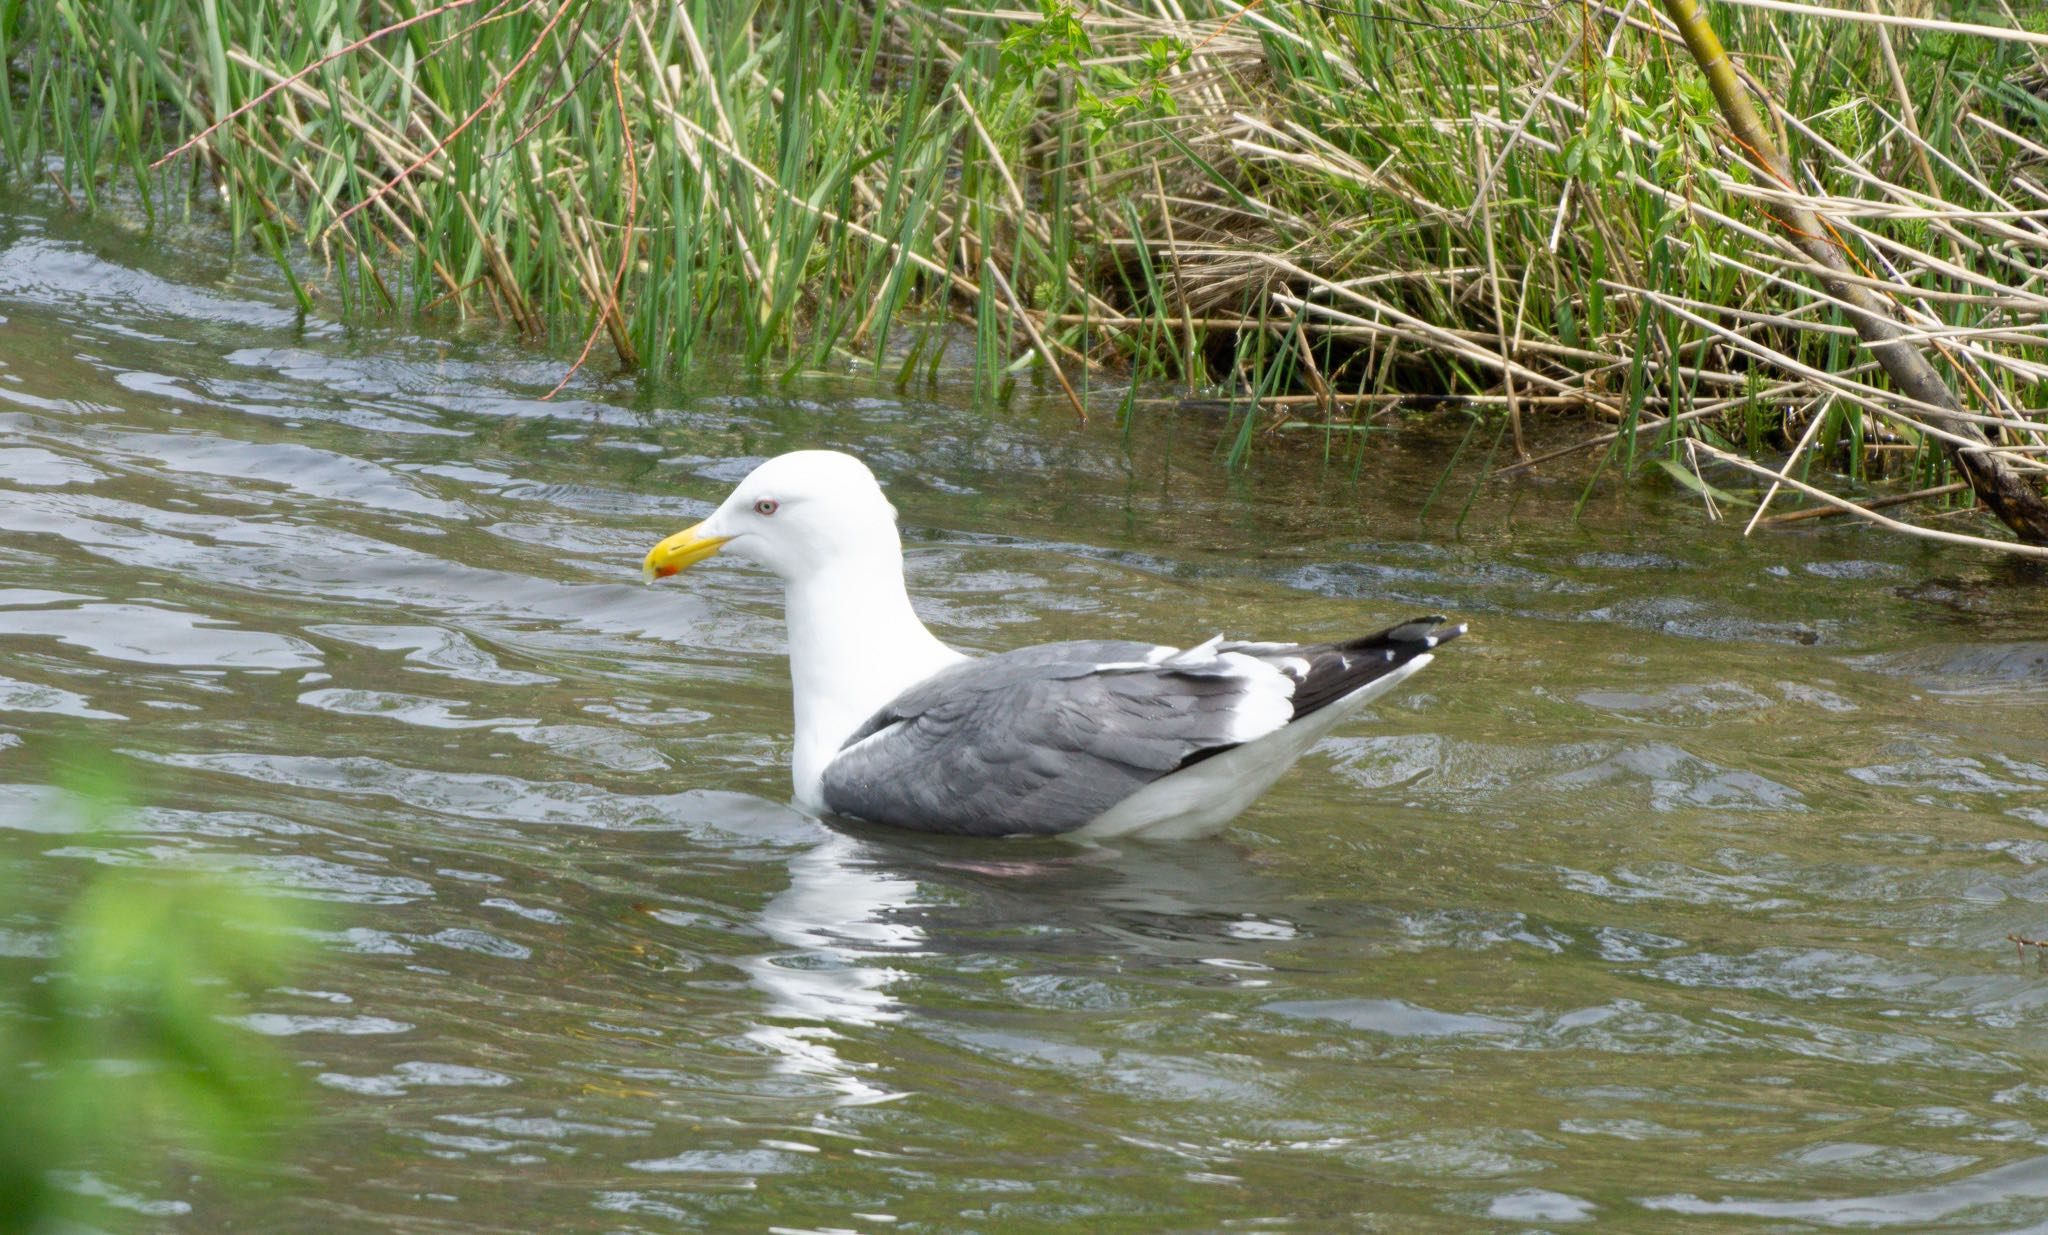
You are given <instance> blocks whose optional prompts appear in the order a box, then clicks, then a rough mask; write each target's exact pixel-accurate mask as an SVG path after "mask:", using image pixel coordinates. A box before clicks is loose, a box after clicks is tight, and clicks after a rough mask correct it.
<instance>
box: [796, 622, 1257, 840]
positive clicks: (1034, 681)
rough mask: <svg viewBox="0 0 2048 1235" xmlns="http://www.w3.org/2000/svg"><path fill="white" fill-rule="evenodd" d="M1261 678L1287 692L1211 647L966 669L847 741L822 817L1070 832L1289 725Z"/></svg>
mask: <svg viewBox="0 0 2048 1235" xmlns="http://www.w3.org/2000/svg"><path fill="white" fill-rule="evenodd" d="M1169 657H1170V658H1171V659H1168V658H1169ZM1248 666H1256V669H1255V670H1254V669H1253V668H1250V667H1248ZM1254 673H1256V674H1258V675H1259V676H1258V677H1255V676H1254ZM1264 676H1271V677H1274V678H1276V679H1279V680H1280V681H1284V678H1281V677H1280V675H1279V674H1278V672H1277V671H1276V670H1274V669H1272V668H1271V667H1269V666H1266V665H1263V664H1261V663H1259V662H1256V661H1252V660H1251V659H1250V658H1247V657H1241V656H1236V657H1232V656H1221V655H1218V654H1217V646H1216V644H1215V643H1214V642H1211V643H1209V644H1205V645H1203V647H1201V648H1198V649H1190V650H1189V651H1188V652H1182V653H1178V654H1176V653H1175V652H1174V650H1173V649H1171V648H1158V647H1154V646H1153V645H1151V644H1146V643H1125V642H1095V641H1076V642H1071V643H1048V644H1041V645H1039V646H1037V647H1029V648H1022V649H1019V650H1018V651H1015V652H1007V653H1004V654H1002V655H999V656H990V657H986V658H983V659H981V660H971V661H967V662H965V663H963V664H959V665H955V666H953V667H952V668H950V669H946V670H943V671H941V672H939V673H937V674H934V675H933V676H932V677H930V678H928V679H927V680H925V681H924V682H921V683H919V684H918V685H916V686H914V687H912V688H911V689H910V690H908V691H905V692H904V693H903V694H902V695H900V696H898V697H897V698H896V699H895V700H894V701H892V702H891V703H890V704H889V706H888V707H886V708H883V709H882V710H881V711H880V712H878V713H876V714H875V715H874V717H872V718H871V719H870V720H869V721H868V722H867V723H866V724H865V725H862V726H861V728H860V729H859V730H857V731H855V733H854V734H853V736H852V737H851V738H849V739H848V740H847V743H846V745H845V747H844V748H842V749H841V751H840V752H839V754H838V755H837V756H836V757H834V758H833V760H832V762H831V763H830V764H828V765H826V768H825V785H824V788H825V804H826V805H827V806H829V807H830V808H831V809H832V810H834V811H836V812H838V813H839V814H843V815H852V816H855V817H857V818H861V819H867V820H870V821H873V822H876V823H890V824H895V825H896V826H898V827H907V828H916V829H919V830H921V831H930V832H952V833H959V834H964V835H974V836H1010V835H1016V834H1019V833H1024V834H1041V835H1042V834H1049V833H1055V832H1066V831H1070V830H1072V829H1074V828H1078V827H1080V826H1081V825H1082V824H1085V823H1087V822H1088V821H1089V820H1091V819H1093V818H1095V817H1096V816H1097V815H1100V814H1101V813H1102V812H1104V811H1106V810H1108V809H1109V808H1110V807H1112V806H1114V805H1116V804H1117V803H1118V802H1121V801H1123V800H1124V799H1125V798H1127V797H1129V796H1130V795H1131V794H1133V793H1135V792H1137V791H1138V790H1139V789H1141V788H1143V787H1144V786H1145V785H1147V784H1150V783H1151V782H1152V781H1155V780H1157V779H1159V778H1160V777H1161V776H1164V775H1166V774H1167V773H1169V772H1171V771H1173V770H1174V769H1176V768H1178V767H1180V766H1182V765H1183V764H1185V763H1187V762H1188V761H1189V760H1190V759H1192V758H1196V757H1199V756H1200V755H1201V754H1202V753H1203V752H1205V751H1209V752H1213V751H1216V750H1219V749H1226V748H1228V747H1230V746H1233V745H1236V744H1237V743H1239V742H1242V741H1245V740H1247V738H1248V737H1249V736H1255V734H1254V733H1253V732H1252V731H1253V729H1255V728H1256V729H1259V730H1260V731H1261V732H1263V731H1270V730H1271V729H1274V728H1278V727H1279V725H1280V724H1284V723H1286V720H1287V719H1288V718H1289V717H1290V716H1291V708H1289V707H1287V706H1286V705H1285V702H1284V701H1285V699H1286V695H1287V692H1286V691H1285V690H1281V689H1280V688H1279V686H1278V685H1277V684H1275V685H1273V686H1268V685H1267V684H1266V683H1264V682H1263V681H1261V680H1259V678H1260V677H1264ZM1276 703H1277V705H1278V706H1279V711H1278V712H1277V717H1278V719H1277V721H1276V720H1275V719H1274V717H1275V713H1274V705H1275V704H1276ZM1254 713H1257V714H1258V716H1257V718H1256V719H1255V718H1254Z"/></svg>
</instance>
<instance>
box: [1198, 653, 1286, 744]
mask: <svg viewBox="0 0 2048 1235" xmlns="http://www.w3.org/2000/svg"><path fill="white" fill-rule="evenodd" d="M1217 659H1219V660H1221V661H1222V662H1223V663H1224V664H1226V665H1228V666H1230V668H1231V669H1232V670H1233V671H1234V672H1232V674H1231V676H1232V677H1234V678H1236V679H1237V680H1239V681H1241V682H1243V683H1244V687H1245V692H1244V698H1243V699H1241V700H1239V701H1238V703H1237V705H1236V706H1235V707H1233V708H1231V709H1230V740H1231V741H1233V742H1250V741H1253V740H1254V739H1257V738H1262V737H1265V736H1266V735H1267V734H1269V733H1271V732H1273V731H1274V730H1276V729H1279V728H1281V727H1282V726H1284V725H1286V724H1287V722H1288V721H1291V720H1293V719H1294V687H1295V680H1294V679H1293V678H1291V677H1289V676H1287V674H1285V673H1282V672H1281V671H1280V670H1278V669H1276V668H1274V667H1273V666H1271V665H1269V664H1267V663H1266V662H1265V661H1263V660H1254V659H1253V658H1251V657H1249V656H1245V655H1242V654H1240V653H1237V652H1225V653H1224V654H1223V655H1222V656H1220V657H1218V658H1217Z"/></svg>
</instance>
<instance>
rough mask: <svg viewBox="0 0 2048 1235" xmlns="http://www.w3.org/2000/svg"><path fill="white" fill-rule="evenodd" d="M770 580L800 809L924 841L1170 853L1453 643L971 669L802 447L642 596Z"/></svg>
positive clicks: (886, 509) (1087, 657)
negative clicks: (723, 555) (1112, 846)
mask: <svg viewBox="0 0 2048 1235" xmlns="http://www.w3.org/2000/svg"><path fill="white" fill-rule="evenodd" d="M720 552H729V553H732V554H734V555H737V556H739V557H744V558H747V559H749V560H751V561H753V562H755V563H757V564H758V565H760V566H763V567H765V568H766V569H767V570H769V571H770V572H771V573H773V574H774V575H776V576H777V577H778V578H780V579H781V580H782V584H783V617H784V622H785V625H786V627H787V630H788V636H789V676H790V684H791V686H792V688H793V691H794V695H795V704H796V743H795V748H794V751H793V752H792V758H791V760H790V773H791V780H792V782H793V784H794V788H795V801H796V804H797V806H799V807H800V808H802V809H805V810H808V811H812V812H815V813H820V814H835V815H842V816H849V817H852V818H855V819H863V820H866V821H868V822H871V823H879V824H890V825H894V826H897V827H903V828H913V829H916V830H918V831H923V832H943V833H954V834H960V835H969V836H1020V835H1021V836H1044V835H1053V834H1069V835H1073V836H1077V837H1081V838H1085V839H1106V838H1112V837H1144V838H1149V839H1173V838H1181V837H1188V836H1199V835H1205V834H1208V833H1211V832H1214V831H1217V830H1218V829H1220V828H1222V827H1223V826H1224V825H1225V824H1227V823H1229V822H1230V821H1231V820H1232V819H1234V818H1236V817H1237V816H1238V815H1239V814H1240V813H1242V812H1243V811H1244V810H1245V808H1246V807H1248V806H1250V805H1251V804H1252V802H1253V800H1254V799H1256V798H1257V797H1258V796H1259V795H1260V794H1262V793H1264V792H1265V791H1266V790H1267V789H1268V788H1269V787H1270V786H1271V785H1272V784H1273V782H1274V781H1276V780H1278V779H1279V777H1280V775H1281V774H1282V773H1283V772H1285V771H1286V770H1287V769H1288V768H1289V767H1291V766H1293V764H1294V762H1295V761H1296V760H1297V759H1299V758H1300V757H1301V756H1302V754H1303V753H1304V752H1306V751H1307V750H1308V749H1309V748H1310V747H1311V746H1313V745H1314V744H1315V743H1316V741H1317V740H1318V739H1319V738H1321V737H1322V736H1323V735H1324V734H1326V733H1328V732H1329V731H1330V730H1331V729H1333V728H1335V727H1336V726H1337V725H1338V724H1339V723H1341V722H1342V721H1344V720H1345V719H1346V718H1348V717H1350V716H1352V715H1353V714H1355V713H1356V712H1357V711H1358V710H1359V709H1360V708H1362V707H1364V706H1365V705H1366V704H1367V703H1370V702H1371V701H1372V700H1374V699H1377V698H1379V697H1380V696H1381V695H1384V694H1386V693H1387V692H1388V691H1390V690H1392V689H1393V688H1394V687H1395V686H1397V685H1399V684H1400V683H1402V682H1404V681H1406V680H1407V679H1408V678H1409V677H1411V676H1413V675H1414V674H1416V673H1417V672H1419V671H1421V669H1422V667H1423V666H1425V665H1427V664H1429V662H1430V660H1431V659H1432V657H1433V654H1434V650H1435V649H1436V648H1437V647H1439V646H1441V645H1442V644H1444V643H1446V642H1448V641H1450V640H1452V639H1455V638H1457V637H1458V636H1459V635H1462V634H1464V633H1465V626H1464V624H1462V623H1460V624H1457V625H1450V624H1447V623H1446V621H1445V619H1444V618H1442V617H1424V618H1417V619H1413V620H1410V621H1406V622H1402V623H1401V624H1399V625H1397V626H1390V627H1388V628H1387V629H1385V630H1382V631H1378V632H1376V633H1374V634H1369V635H1364V636H1361V637H1359V638H1355V639H1348V640H1344V641H1341V642H1335V643H1315V644H1298V643H1252V642H1232V641H1228V640H1225V639H1224V638H1223V637H1222V636H1220V635H1218V636H1216V637H1214V638H1211V639H1209V640H1207V641H1206V642H1203V643H1200V644H1196V645H1195V646H1192V647H1184V648H1183V647H1170V646H1166V645H1162V644H1154V643H1146V642H1140V641H1135V640H1129V639H1078V640H1069V641H1065V642H1060V643H1043V644H1038V645H1036V646H1033V647H1024V648H1018V649H1017V650H1015V651H1012V652H1001V653H997V654H995V655H991V656H968V655H965V654H963V653H961V652H957V651H955V650H953V649H952V648H949V647H947V646H946V645H945V644H943V643H941V642H940V641H939V640H938V639H937V638H935V637H934V636H933V635H932V633H931V632H930V631H928V630H926V629H925V626H924V623H923V622H921V621H919V620H918V617H917V614H916V612H915V611H914V610H913V609H912V608H911V603H910V594H909V592H908V590H907V589H906V588H905V586H904V580H903V542H902V539H901V537H900V536H899V535H898V533H897V530H896V508H895V507H894V506H892V505H890V504H889V500H888V498H887V497H885V496H884V495H883V493H882V487H881V485H879V484H877V483H876V481H875V477H874V474H873V473H872V472H870V471H869V470H868V468H867V465H866V464H863V463H862V462H861V461H860V460H859V459H856V458H854V457H853V456H852V455H848V454H842V453H840V452H838V451H831V450H800V451H795V452H793V453H791V454H786V455H779V456H777V457H776V458H773V459H770V460H768V461H767V462H765V463H763V464H761V465H760V466H759V467H757V468H755V469H754V470H753V472H751V473H750V474H749V475H748V476H747V478H746V479H745V480H743V481H741V482H740V483H739V485H738V487H736V488H735V489H734V490H733V491H732V493H731V495H730V496H728V497H727V498H726V499H725V501H724V502H722V503H721V504H720V505H719V507H718V509H717V510H716V511H714V512H713V513H712V515H711V517H710V518H708V519H706V520H704V521H703V522H702V523H699V524H697V525H696V526H695V527H691V528H688V529H686V530H684V531H681V532H677V533H676V534H675V535H673V536H670V537H669V538H668V539H666V540H663V541H662V542H661V543H660V544H657V545H655V546H654V548H653V549H651V550H649V551H648V554H647V559H646V562H645V565H644V574H645V577H646V579H647V581H648V582H650V583H652V582H654V581H655V580H656V579H661V578H665V577H667V576H670V575H673V574H676V573H677V572H679V571H681V570H684V569H686V568H687V567H689V566H691V565H694V564H695V563H697V562H701V561H703V560H704V559H706V558H708V557H710V556H712V555H713V554H715V553H720Z"/></svg>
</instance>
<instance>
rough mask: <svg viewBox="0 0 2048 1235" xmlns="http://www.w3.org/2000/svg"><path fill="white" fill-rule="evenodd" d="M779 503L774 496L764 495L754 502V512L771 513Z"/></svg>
mask: <svg viewBox="0 0 2048 1235" xmlns="http://www.w3.org/2000/svg"><path fill="white" fill-rule="evenodd" d="M780 505H781V504H780V503H778V502H777V501H776V500H775V499H774V498H772V497H764V498H762V499H761V500H760V501H758V502H755V503H754V513H755V514H757V515H772V514H774V513H775V512H776V511H777V510H778V509H780Z"/></svg>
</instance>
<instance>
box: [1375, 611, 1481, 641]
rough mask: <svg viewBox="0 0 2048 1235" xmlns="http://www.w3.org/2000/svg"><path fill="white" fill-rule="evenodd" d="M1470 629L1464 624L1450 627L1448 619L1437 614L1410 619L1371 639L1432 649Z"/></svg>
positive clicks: (1460, 623)
mask: <svg viewBox="0 0 2048 1235" xmlns="http://www.w3.org/2000/svg"><path fill="white" fill-rule="evenodd" d="M1470 629H1471V627H1470V626H1469V625H1468V624H1466V623H1464V622H1459V623H1457V624H1456V625H1451V624H1450V619H1449V618H1447V617H1445V616H1444V615H1443V614H1441V613H1437V614H1432V615H1430V616H1429V617H1419V618H1410V619H1408V620H1407V621H1405V622H1403V623H1401V624H1400V625H1399V626H1394V627H1391V628H1389V629H1387V630H1385V631H1382V632H1381V633H1380V634H1378V635H1375V636H1371V637H1372V638H1375V639H1384V640H1386V641H1387V642H1389V643H1420V644H1421V645H1422V646H1424V647H1426V648H1433V647H1436V646H1438V645H1439V644H1445V643H1449V642H1450V641H1451V640H1453V639H1456V638H1457V637H1458V636H1460V635H1462V634H1464V633H1465V632H1466V631H1467V630H1470Z"/></svg>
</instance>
